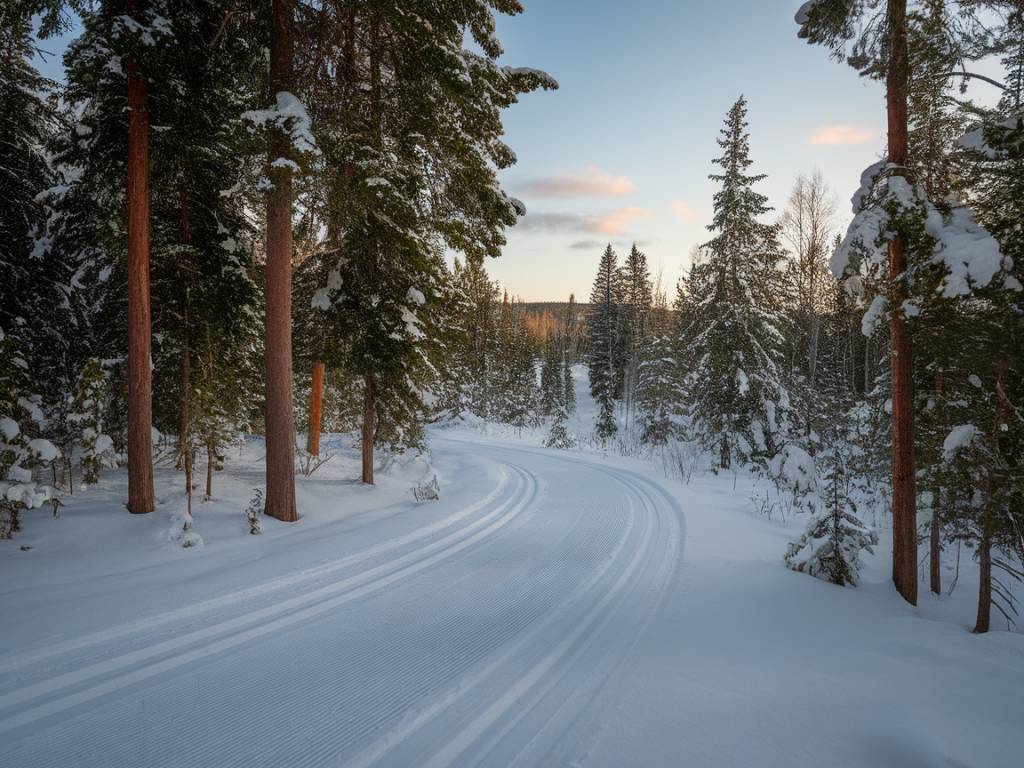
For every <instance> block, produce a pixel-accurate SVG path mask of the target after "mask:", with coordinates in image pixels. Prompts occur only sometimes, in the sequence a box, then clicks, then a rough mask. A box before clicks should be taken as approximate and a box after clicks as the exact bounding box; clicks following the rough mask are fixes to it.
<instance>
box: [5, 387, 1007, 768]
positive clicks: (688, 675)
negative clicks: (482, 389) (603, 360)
mask: <svg viewBox="0 0 1024 768" xmlns="http://www.w3.org/2000/svg"><path fill="white" fill-rule="evenodd" d="M573 374H574V377H573V380H574V385H575V387H576V395H577V402H578V404H579V411H578V412H577V413H576V414H575V415H574V416H573V417H572V418H571V419H570V420H569V425H568V426H569V428H570V429H571V430H573V431H574V432H575V435H576V436H577V437H585V431H586V430H587V429H588V428H589V427H588V426H587V425H588V423H592V419H593V415H594V404H593V402H592V401H591V400H590V399H589V397H588V394H587V391H588V385H587V381H586V376H585V369H583V368H582V367H576V368H575V369H574V371H573ZM546 431H547V430H546V429H537V430H521V431H518V436H517V431H516V430H513V429H511V428H503V427H499V426H496V425H487V424H482V423H480V422H475V421H472V420H465V421H462V422H453V423H450V424H448V425H445V426H443V428H442V427H434V428H432V429H431V430H430V440H431V443H432V445H433V449H432V453H431V455H430V457H429V460H428V459H426V458H425V457H420V458H409V457H406V458H399V459H397V460H395V461H393V462H389V463H388V464H387V466H380V467H379V469H378V485H377V486H374V487H368V486H363V485H360V484H358V483H356V482H354V478H357V477H358V475H359V470H358V445H357V443H356V442H355V440H353V439H351V438H348V437H344V436H325V437H324V439H323V442H322V446H323V451H324V454H325V455H330V456H332V460H331V461H330V462H328V463H326V464H324V465H323V466H322V467H321V468H320V469H319V470H318V471H317V472H316V473H315V474H314V475H312V476H311V477H309V478H304V477H301V476H300V477H298V478H297V489H296V493H297V502H298V508H299V511H300V515H301V517H300V521H299V522H298V523H295V524H291V525H288V524H284V523H279V522H278V521H276V520H273V519H271V518H266V517H264V518H262V520H261V522H262V525H263V529H264V530H263V533H262V534H261V535H259V536H252V535H250V533H249V523H248V521H247V519H246V514H245V509H246V506H247V504H248V502H249V499H250V498H251V497H252V495H253V488H254V486H259V485H260V484H261V483H262V481H263V473H262V461H263V458H264V450H263V444H262V442H260V441H258V440H249V441H248V442H247V443H246V444H245V445H244V446H242V447H241V448H239V449H238V450H234V451H231V452H230V455H229V456H228V460H227V465H226V469H225V471H224V472H222V473H218V474H217V475H216V477H215V481H214V482H215V485H214V499H213V500H212V501H210V502H205V503H204V502H201V501H199V499H198V494H197V495H196V497H195V498H194V499H193V516H192V518H191V520H189V519H188V517H187V515H186V513H185V509H186V507H185V498H184V492H183V489H182V481H181V474H180V473H177V472H175V471H173V469H171V468H170V466H168V465H166V464H160V465H158V466H157V468H156V477H155V479H156V489H157V501H158V503H157V509H156V511H155V512H154V513H152V514H149V515H129V514H127V513H126V512H125V510H124V508H123V502H124V498H125V492H126V478H125V474H124V472H123V471H122V470H115V471H110V472H105V473H104V474H103V475H102V476H101V478H100V481H99V483H98V485H96V486H94V487H92V488H90V489H89V490H88V491H86V492H85V493H76V494H75V495H73V496H67V497H65V501H66V503H67V505H66V507H65V509H64V510H63V514H62V515H61V517H60V518H59V519H55V518H53V517H52V516H51V515H50V514H49V512H48V511H46V510H42V511H40V512H36V513H29V514H26V515H25V516H24V531H23V532H22V533H20V534H18V535H17V537H16V538H15V539H14V540H13V541H2V542H0V593H2V601H3V602H2V605H3V615H4V646H5V647H4V651H5V652H4V654H3V656H2V657H0V734H2V738H0V764H2V765H5V766H6V765H11V766H15V765H16V766H19V768H32V767H33V766H44V765H75V766H76V768H90V766H103V767H104V768H106V767H107V766H120V765H146V766H152V767H153V768H159V767H160V766H175V767H178V768H188V767H189V766H229V765H245V766H280V765H289V766H296V767H301V768H306V767H307V766H369V765H374V766H411V765H415V766H442V765H445V766H470V765H480V764H483V765H494V766H512V765H516V766H548V765H551V766H562V765H566V766H568V765H573V766H580V765H586V766H588V768H590V767H595V768H603V767H605V766H607V767H608V768H621V767H622V766H634V765H637V766H676V765H686V766H698V767H699V766H716V767H717V766H750V765H757V766H766V767H768V768H771V767H773V766H780V767H781V766H786V768H791V767H792V766H815V768H816V767H817V766H821V765H828V766H830V768H846V767H847V766H849V767H850V768H853V767H854V766H864V765H879V766H890V765H892V766H896V765H898V766H907V765H912V766H917V765H920V766H925V765H963V766H977V767H978V768H982V767H984V768H1000V767H1002V766H1007V767H1009V766H1016V765H1018V762H1019V756H1020V753H1021V750H1022V749H1024V733H1022V731H1021V729H1020V727H1019V726H1020V724H1019V719H1020V712H1021V707H1022V703H1024V698H1022V697H1024V694H1022V691H1024V664H1021V659H1022V658H1024V636H1022V635H1020V634H1017V633H1012V632H1007V631H1002V630H1001V628H999V627H997V631H993V632H991V633H989V634H987V635H974V634H972V633H971V632H970V631H969V627H970V625H971V622H972V621H973V607H974V606H973V599H974V596H975V594H976V591H977V568H976V567H975V566H974V565H973V563H972V562H971V558H970V554H969V553H968V552H964V553H963V556H962V558H959V560H960V563H959V586H958V588H957V590H956V591H955V592H954V593H953V594H952V595H950V596H943V597H942V598H935V597H933V596H932V595H930V593H927V592H924V593H923V594H922V595H921V597H920V605H919V607H917V608H911V607H909V606H908V605H907V604H906V603H904V602H903V601H902V600H901V599H900V598H899V597H898V596H897V595H896V593H895V592H894V590H893V588H892V585H891V583H890V582H889V579H888V567H889V558H890V545H891V532H890V531H889V530H888V527H887V526H886V525H885V519H884V518H883V519H881V520H865V521H864V522H865V523H866V524H868V525H872V526H874V527H876V528H879V529H880V531H879V533H880V535H881V541H880V544H879V545H878V546H877V547H875V548H874V549H875V553H874V554H870V555H869V553H865V556H864V558H863V560H864V562H863V567H862V569H861V573H860V586H858V587H857V588H840V587H836V586H833V585H831V584H828V583H825V582H823V581H819V580H817V579H814V578H810V577H808V576H807V575H805V574H802V573H796V572H794V571H790V570H788V569H786V568H785V567H784V566H783V563H782V557H783V554H784V553H785V551H786V547H787V544H788V542H789V541H791V540H792V539H793V538H795V536H797V535H799V533H800V532H801V531H802V530H803V529H804V527H805V525H806V520H807V518H806V516H805V515H797V516H796V517H795V518H792V519H790V520H787V521H785V522H782V521H779V520H768V519H767V518H765V517H760V516H757V515H755V514H754V513H753V512H752V511H751V501H750V500H751V498H752V497H753V496H754V495H755V494H757V493H760V492H762V491H763V490H764V483H763V481H759V480H757V479H756V478H754V477H752V476H749V475H747V474H744V473H736V474H733V473H723V474H720V475H711V474H701V473H699V472H698V473H696V474H694V475H693V477H692V480H691V481H690V482H689V483H688V484H683V483H681V482H679V481H677V480H673V479H667V478H666V477H665V475H664V474H663V472H662V466H667V464H662V463H661V462H660V461H659V460H658V458H657V457H656V456H650V457H647V458H643V457H636V458H626V457H622V456H616V455H611V454H607V453H605V452H603V451H599V450H597V449H595V448H594V447H593V442H592V441H590V442H587V441H586V440H583V441H582V442H583V443H584V444H585V446H586V445H590V446H591V447H590V448H586V447H584V448H583V449H581V450H578V451H556V450H547V449H543V448H541V447H538V446H539V443H540V442H541V441H542V440H543V438H544V437H545V435H546ZM796 458H798V457H796V456H795V454H794V459H796ZM204 460H205V457H202V456H200V457H199V462H200V464H201V462H202V461H204ZM797 463H798V464H799V462H797ZM435 474H436V476H437V480H438V485H439V486H440V489H441V493H440V498H439V499H438V500H436V501H430V502H425V503H420V502H417V501H416V500H415V498H414V497H413V489H414V488H416V487H421V486H422V485H423V483H424V482H425V481H428V480H432V478H433V476H434V475H435ZM186 523H188V524H189V526H190V528H189V530H188V531H186V530H185V525H186ZM879 523H881V525H880V524H879ZM189 539H191V540H192V542H193V543H194V545H193V546H189V547H185V546H183V544H184V543H186V541H187V540H189ZM199 544H202V546H199ZM21 547H30V549H27V550H23V549H21ZM957 559H958V558H957V553H956V552H949V553H947V557H946V558H945V559H944V562H943V571H944V576H945V577H946V580H947V582H950V581H952V569H953V568H954V563H955V562H956V561H957ZM922 562H924V563H925V566H927V563H926V561H922ZM282 713H287V715H286V716H285V717H284V718H283V719H282Z"/></svg>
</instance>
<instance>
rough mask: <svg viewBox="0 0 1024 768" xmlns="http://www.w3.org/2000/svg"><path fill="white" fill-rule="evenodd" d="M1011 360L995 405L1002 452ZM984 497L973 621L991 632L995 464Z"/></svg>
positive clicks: (1002, 371) (995, 437) (995, 445)
mask: <svg viewBox="0 0 1024 768" xmlns="http://www.w3.org/2000/svg"><path fill="white" fill-rule="evenodd" d="M1008 367H1009V361H1008V360H1007V359H1006V358H1005V357H1003V358H1001V359H1000V361H999V365H998V366H997V367H996V386H995V391H996V406H995V414H994V416H995V417H994V418H993V420H992V434H991V438H990V439H991V441H992V450H993V452H994V453H995V454H996V455H997V456H998V455H999V434H1000V428H1001V425H1002V423H1003V407H1004V406H1003V404H1004V402H1005V401H1004V397H1003V385H1004V382H1005V380H1006V369H1007V368H1008ZM985 486H986V487H985V499H984V502H983V504H984V507H983V513H982V518H981V541H980V542H979V543H978V563H979V569H978V579H979V583H978V618H977V620H976V621H975V623H974V631H975V632H979V633H981V632H988V629H989V623H990V621H991V616H992V535H993V531H992V526H993V522H994V521H993V520H992V511H991V508H992V504H993V501H994V499H993V497H994V496H995V494H996V492H997V484H996V478H995V476H994V474H993V468H989V475H988V479H987V480H986V483H985Z"/></svg>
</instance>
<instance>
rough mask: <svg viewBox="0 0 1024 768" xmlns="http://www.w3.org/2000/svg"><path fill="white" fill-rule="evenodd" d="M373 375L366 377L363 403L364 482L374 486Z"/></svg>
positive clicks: (375, 427)
mask: <svg viewBox="0 0 1024 768" xmlns="http://www.w3.org/2000/svg"><path fill="white" fill-rule="evenodd" d="M376 418H377V414H376V411H375V408H374V381H373V375H372V374H371V375H369V376H367V377H366V394H365V399H364V403H363V482H364V483H366V484H367V485H373V441H374V439H375V435H376V432H377V426H376Z"/></svg>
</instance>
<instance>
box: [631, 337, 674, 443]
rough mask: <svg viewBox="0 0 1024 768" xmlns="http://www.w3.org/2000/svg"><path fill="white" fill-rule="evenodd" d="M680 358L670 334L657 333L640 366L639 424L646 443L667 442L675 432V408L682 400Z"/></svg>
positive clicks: (642, 439) (638, 381)
mask: <svg viewBox="0 0 1024 768" xmlns="http://www.w3.org/2000/svg"><path fill="white" fill-rule="evenodd" d="M678 373H679V367H678V361H677V359H676V350H675V346H674V344H673V342H672V339H671V337H670V336H667V335H665V336H656V337H655V338H654V339H652V340H651V342H650V345H649V346H648V347H646V354H645V355H644V357H643V359H642V360H641V362H640V365H639V366H638V370H637V393H636V404H637V424H638V426H639V429H640V440H641V441H642V442H643V443H644V444H646V445H654V446H658V445H664V444H665V443H667V442H668V440H669V438H670V437H671V436H672V433H673V427H674V424H673V410H674V408H675V404H676V403H677V402H678V400H679V389H678V384H677V381H678Z"/></svg>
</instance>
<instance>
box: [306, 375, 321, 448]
mask: <svg viewBox="0 0 1024 768" xmlns="http://www.w3.org/2000/svg"><path fill="white" fill-rule="evenodd" d="M323 412H324V364H323V363H321V362H316V363H313V387H312V392H310V395H309V442H308V444H307V446H306V450H307V451H308V452H309V453H310V454H311V455H313V456H319V455H320V422H321V419H322V418H323Z"/></svg>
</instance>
